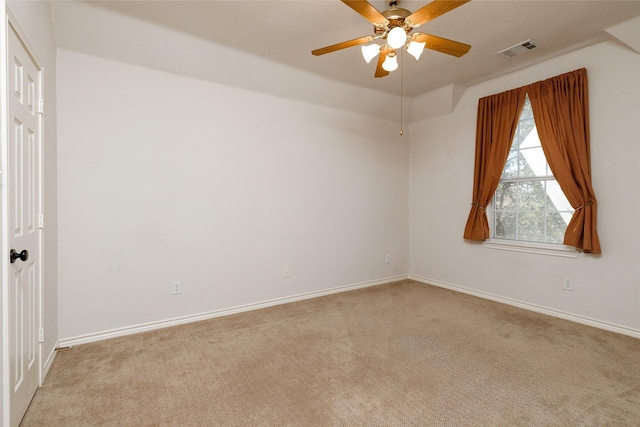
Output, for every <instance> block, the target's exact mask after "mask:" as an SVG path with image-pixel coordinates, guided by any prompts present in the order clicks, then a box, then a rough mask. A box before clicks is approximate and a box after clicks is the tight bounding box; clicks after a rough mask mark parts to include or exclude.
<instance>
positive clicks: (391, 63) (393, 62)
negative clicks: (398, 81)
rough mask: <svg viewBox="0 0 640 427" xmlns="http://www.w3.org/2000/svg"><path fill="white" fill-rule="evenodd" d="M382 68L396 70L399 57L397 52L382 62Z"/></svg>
mask: <svg viewBox="0 0 640 427" xmlns="http://www.w3.org/2000/svg"><path fill="white" fill-rule="evenodd" d="M382 68H383V69H384V70H386V71H395V70H396V69H398V57H397V56H396V54H395V52H394V53H393V54H389V55H387V59H385V60H384V62H383V63H382Z"/></svg>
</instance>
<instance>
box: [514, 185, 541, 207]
mask: <svg viewBox="0 0 640 427" xmlns="http://www.w3.org/2000/svg"><path fill="white" fill-rule="evenodd" d="M545 198H546V193H545V191H544V182H541V181H520V182H518V209H522V210H529V211H531V210H542V209H544V201H545Z"/></svg>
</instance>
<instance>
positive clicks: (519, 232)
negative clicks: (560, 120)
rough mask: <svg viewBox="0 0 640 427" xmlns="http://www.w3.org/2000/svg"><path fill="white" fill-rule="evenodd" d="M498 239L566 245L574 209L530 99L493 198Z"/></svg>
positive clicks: (494, 225) (522, 114) (521, 117)
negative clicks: (558, 178) (548, 155)
mask: <svg viewBox="0 0 640 427" xmlns="http://www.w3.org/2000/svg"><path fill="white" fill-rule="evenodd" d="M493 203H494V204H493V207H494V209H495V210H494V216H493V219H494V221H495V223H494V224H493V227H494V230H495V232H494V237H495V238H497V239H510V240H521V241H531V242H546V243H562V241H563V240H564V233H565V231H566V228H567V224H569V221H570V220H571V217H572V215H573V208H572V207H571V204H569V202H568V200H567V198H566V196H565V195H564V193H563V192H562V190H561V189H560V186H559V185H558V183H557V181H556V180H555V178H554V176H553V173H552V171H551V169H550V168H549V163H548V162H547V159H546V157H545V155H544V151H543V150H542V146H541V144H540V137H539V136H538V131H537V129H536V125H535V119H534V117H533V113H532V110H531V103H530V101H529V97H527V98H526V100H525V105H524V109H523V110H522V113H521V115H520V118H519V121H518V127H517V129H516V134H515V135H514V138H513V141H512V144H511V150H510V151H509V155H508V157H507V162H506V165H505V167H504V169H503V171H502V176H501V178H500V183H499V184H498V188H497V189H496V193H495V195H494V199H493Z"/></svg>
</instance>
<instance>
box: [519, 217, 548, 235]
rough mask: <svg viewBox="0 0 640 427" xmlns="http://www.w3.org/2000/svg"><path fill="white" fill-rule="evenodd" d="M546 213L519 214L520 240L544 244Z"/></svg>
mask: <svg viewBox="0 0 640 427" xmlns="http://www.w3.org/2000/svg"><path fill="white" fill-rule="evenodd" d="M544 220H545V214H544V212H523V211H520V212H519V213H518V240H526V241H528V242H544Z"/></svg>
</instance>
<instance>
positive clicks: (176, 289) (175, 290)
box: [171, 280, 182, 295]
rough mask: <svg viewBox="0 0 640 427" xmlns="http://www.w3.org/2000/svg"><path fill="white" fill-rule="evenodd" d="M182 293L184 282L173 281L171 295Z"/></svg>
mask: <svg viewBox="0 0 640 427" xmlns="http://www.w3.org/2000/svg"><path fill="white" fill-rule="evenodd" d="M181 293H182V282H181V281H180V280H175V281H173V282H172V283H171V295H179V294H181Z"/></svg>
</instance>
